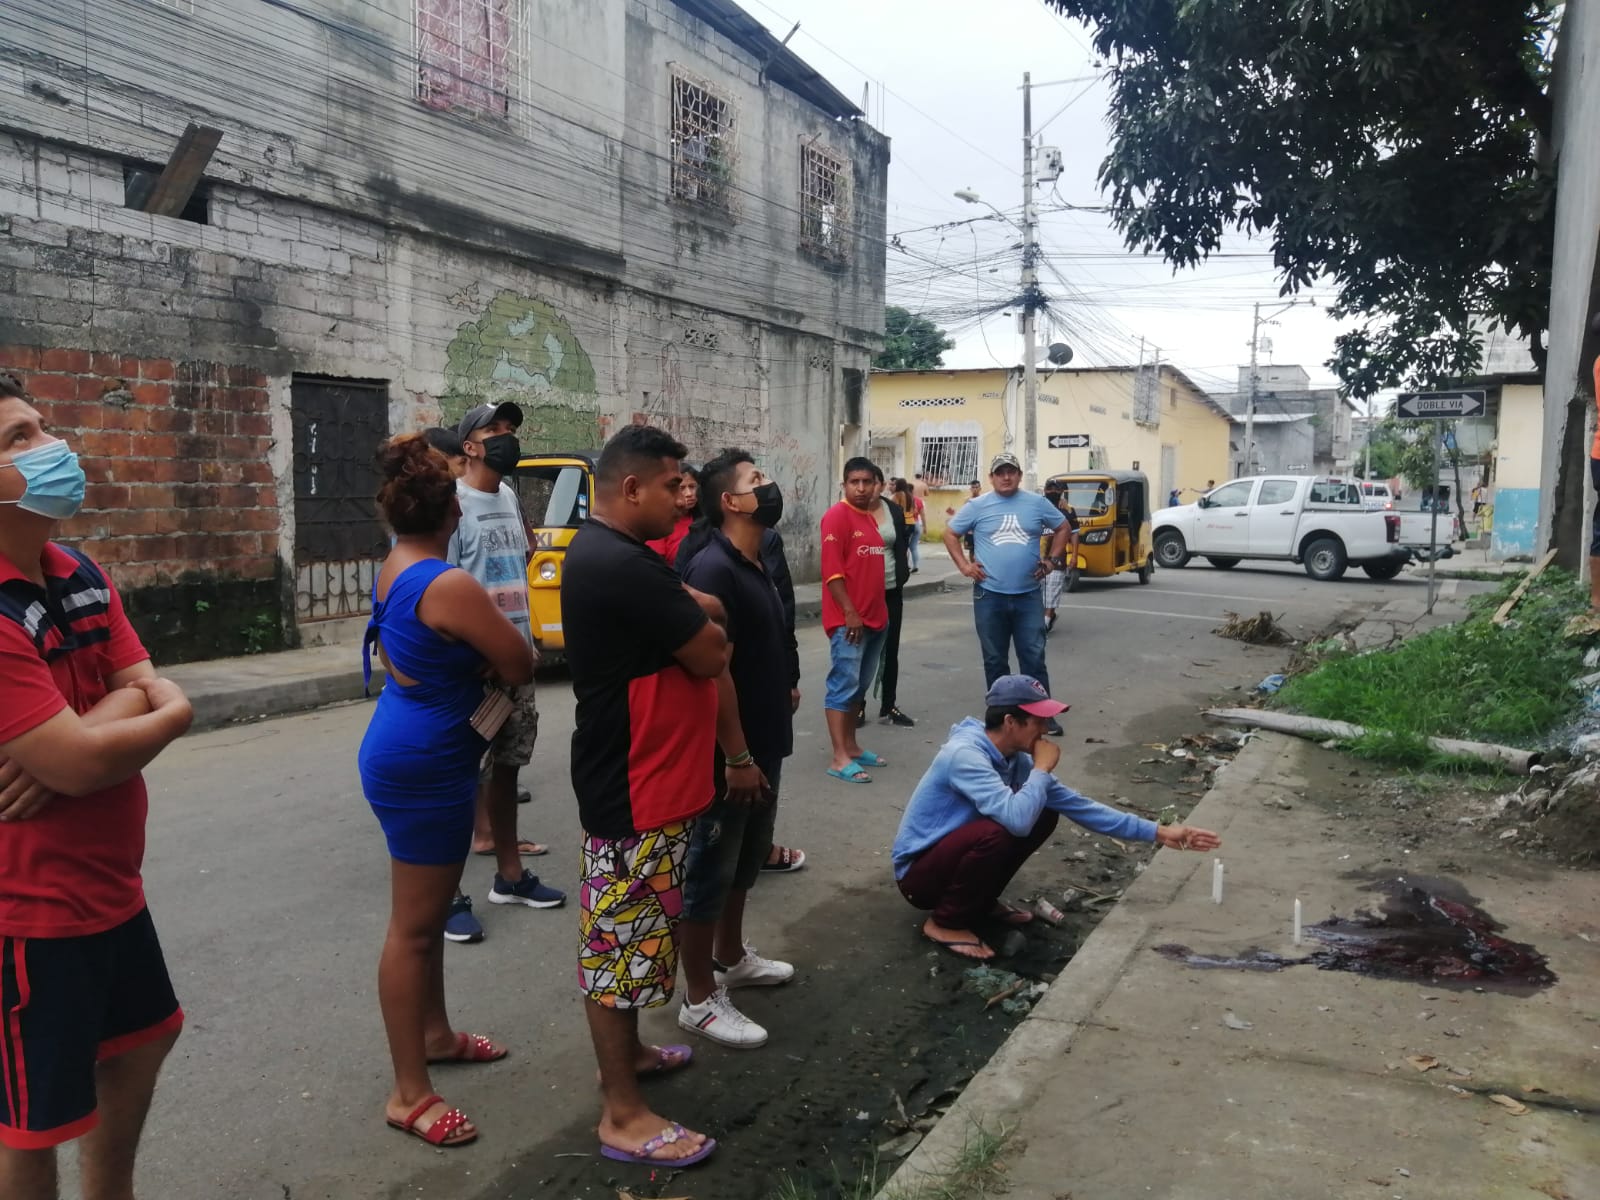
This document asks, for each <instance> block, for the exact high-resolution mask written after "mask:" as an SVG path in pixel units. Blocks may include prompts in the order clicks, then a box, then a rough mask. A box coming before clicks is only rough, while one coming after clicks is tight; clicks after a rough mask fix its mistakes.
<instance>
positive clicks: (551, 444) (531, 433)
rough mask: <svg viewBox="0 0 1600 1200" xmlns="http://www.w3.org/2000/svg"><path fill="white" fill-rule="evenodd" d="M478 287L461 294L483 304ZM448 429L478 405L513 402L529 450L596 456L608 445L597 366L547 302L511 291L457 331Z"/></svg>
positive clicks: (447, 396)
mask: <svg viewBox="0 0 1600 1200" xmlns="http://www.w3.org/2000/svg"><path fill="white" fill-rule="evenodd" d="M476 288H477V285H476V284H473V285H471V286H470V287H469V288H466V289H463V290H462V291H461V292H458V293H457V296H461V297H467V296H470V297H471V298H472V299H473V300H474V301H475V300H476V299H477V291H476ZM444 374H445V390H444V395H442V396H441V397H440V400H439V404H440V408H441V410H442V415H443V417H444V420H445V421H446V422H447V423H453V422H455V421H458V420H460V418H461V415H462V414H463V413H465V412H466V411H467V409H469V408H471V407H473V406H474V405H477V404H498V403H499V402H501V401H503V400H511V401H514V402H515V403H516V404H517V405H519V406H520V407H521V409H522V415H523V423H522V428H521V429H520V430H519V431H518V432H519V435H520V438H521V441H522V445H523V448H524V449H525V450H590V449H594V448H596V447H598V446H599V445H600V442H601V436H602V435H601V422H600V398H599V394H598V390H597V388H596V385H595V374H594V363H593V362H591V361H590V359H589V355H588V354H587V353H586V352H585V351H584V349H583V346H582V344H581V343H580V342H579V341H578V335H577V334H576V333H574V332H573V330H572V326H571V325H570V324H569V323H568V322H567V319H566V318H565V317H563V316H562V315H561V314H560V313H559V312H558V311H556V308H555V307H554V306H553V305H552V304H550V302H549V301H547V300H541V299H539V298H538V297H536V296H526V295H523V294H521V293H519V292H514V291H510V290H505V291H502V292H500V293H498V294H497V295H496V296H495V297H494V299H493V300H491V301H489V305H488V307H487V308H485V309H484V311H483V313H482V314H481V315H480V316H479V317H478V319H477V320H475V321H468V322H467V323H465V324H464V325H461V326H460V327H459V328H457V330H456V335H455V337H454V338H452V339H451V341H450V346H449V348H448V349H447V350H446V351H445V368H444Z"/></svg>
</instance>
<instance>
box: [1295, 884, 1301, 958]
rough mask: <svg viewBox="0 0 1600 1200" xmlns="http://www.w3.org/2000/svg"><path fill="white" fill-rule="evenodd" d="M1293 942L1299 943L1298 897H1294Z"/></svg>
mask: <svg viewBox="0 0 1600 1200" xmlns="http://www.w3.org/2000/svg"><path fill="white" fill-rule="evenodd" d="M1294 944H1295V945H1296V946H1298V945H1299V944H1300V897H1299V896H1296V897H1295V898H1294Z"/></svg>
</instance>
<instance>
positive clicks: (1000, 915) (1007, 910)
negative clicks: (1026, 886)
mask: <svg viewBox="0 0 1600 1200" xmlns="http://www.w3.org/2000/svg"><path fill="white" fill-rule="evenodd" d="M989 915H990V916H991V917H993V918H994V919H995V920H996V921H999V922H1001V923H1002V924H1005V925H1013V926H1014V925H1026V924H1028V923H1029V922H1030V921H1032V920H1033V914H1032V913H1031V912H1029V911H1028V910H1027V909H1025V908H1013V907H1012V906H1011V905H1009V904H996V905H995V906H994V911H993V912H992V913H990V914H989Z"/></svg>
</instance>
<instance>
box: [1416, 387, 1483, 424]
mask: <svg viewBox="0 0 1600 1200" xmlns="http://www.w3.org/2000/svg"><path fill="white" fill-rule="evenodd" d="M1487 407H1488V400H1487V397H1486V396H1485V395H1484V393H1483V391H1482V390H1481V389H1478V388H1463V389H1460V390H1458V391H1454V392H1404V393H1402V394H1401V396H1400V398H1399V399H1398V400H1397V401H1395V411H1396V412H1397V413H1398V414H1399V415H1400V416H1402V417H1405V418H1407V419H1409V420H1431V421H1446V420H1450V419H1452V418H1455V417H1475V416H1477V415H1478V414H1479V413H1481V412H1483V410H1484V409H1485V408H1487Z"/></svg>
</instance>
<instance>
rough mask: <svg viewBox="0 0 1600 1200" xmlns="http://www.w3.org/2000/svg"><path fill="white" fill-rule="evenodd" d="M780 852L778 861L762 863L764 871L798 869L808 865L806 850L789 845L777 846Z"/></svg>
mask: <svg viewBox="0 0 1600 1200" xmlns="http://www.w3.org/2000/svg"><path fill="white" fill-rule="evenodd" d="M774 849H776V850H777V852H778V861H777V862H764V863H762V864H761V869H762V870H763V871H798V870H799V869H800V868H801V867H803V866H805V865H806V852H805V851H804V850H800V849H798V848H792V847H789V846H776V847H774Z"/></svg>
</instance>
